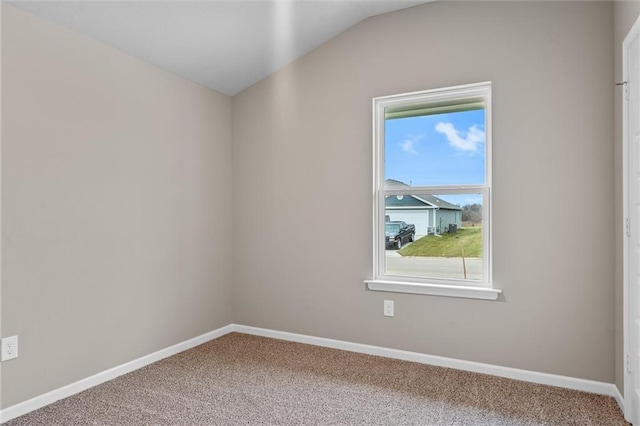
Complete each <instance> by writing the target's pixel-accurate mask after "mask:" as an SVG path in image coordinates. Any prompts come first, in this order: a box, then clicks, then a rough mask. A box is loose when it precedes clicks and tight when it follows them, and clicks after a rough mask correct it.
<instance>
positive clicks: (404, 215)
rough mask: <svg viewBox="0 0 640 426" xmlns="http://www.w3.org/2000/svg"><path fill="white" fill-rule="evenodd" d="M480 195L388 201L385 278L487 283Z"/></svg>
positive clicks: (393, 198) (416, 196)
mask: <svg viewBox="0 0 640 426" xmlns="http://www.w3.org/2000/svg"><path fill="white" fill-rule="evenodd" d="M482 206H483V196H482V195H481V194H455V195H453V194H445V195H431V194H413V195H390V196H387V197H386V199H385V236H384V238H385V248H386V250H385V275H393V276H404V277H414V278H441V279H466V280H477V281H481V280H482V279H483V238H482V232H483V226H482V224H483V217H482V213H483V212H482V210H483V209H482Z"/></svg>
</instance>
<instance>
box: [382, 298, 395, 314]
mask: <svg viewBox="0 0 640 426" xmlns="http://www.w3.org/2000/svg"><path fill="white" fill-rule="evenodd" d="M383 313H384V316H385V317H392V316H393V300H385V301H384V311H383Z"/></svg>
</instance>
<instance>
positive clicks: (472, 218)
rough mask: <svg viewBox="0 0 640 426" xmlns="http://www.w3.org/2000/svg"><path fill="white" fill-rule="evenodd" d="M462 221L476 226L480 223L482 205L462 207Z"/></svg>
mask: <svg viewBox="0 0 640 426" xmlns="http://www.w3.org/2000/svg"><path fill="white" fill-rule="evenodd" d="M462 221H463V222H471V223H472V224H474V225H476V224H479V223H482V205H481V204H467V205H466V206H462Z"/></svg>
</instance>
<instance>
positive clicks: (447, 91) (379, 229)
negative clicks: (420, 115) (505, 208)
mask: <svg viewBox="0 0 640 426" xmlns="http://www.w3.org/2000/svg"><path fill="white" fill-rule="evenodd" d="M479 100H481V101H482V102H483V103H484V110H485V135H486V138H485V183H484V185H445V186H426V187H408V188H393V189H389V188H385V186H384V183H385V170H384V165H385V163H384V147H385V145H384V136H385V119H386V117H385V111H386V110H387V109H395V110H396V111H398V110H399V111H406V110H407V109H409V108H408V107H410V106H415V107H422V108H425V107H426V108H429V106H430V105H434V104H435V107H436V108H442V106H443V105H445V107H446V105H447V103H454V104H456V105H461V104H467V103H468V104H473V103H477V102H478V101H479ZM491 158H492V156H491V82H482V83H474V84H466V85H462V86H454V87H446V88H439V89H432V90H424V91H418V92H411V93H404V94H398V95H390V96H382V97H377V98H374V99H373V210H374V211H373V238H374V241H373V279H371V280H365V283H366V284H367V288H368V289H369V290H378V291H391V292H400V293H416V294H432V295H440V296H452V297H467V298H469V297H471V298H478V299H488V300H495V299H497V298H498V296H499V294H500V293H501V290H499V289H494V288H493V282H492V277H493V274H492V272H493V271H492V243H491V229H492V226H491V216H492V214H491V183H492V182H491V176H492V173H491ZM465 193H473V194H482V196H483V205H485V206H488V208H483V224H482V226H483V234H484V235H483V254H484V256H483V279H482V280H481V281H475V280H474V281H472V280H465V279H446V278H417V277H404V276H394V275H387V274H385V271H384V268H385V256H386V254H385V244H384V238H383V236H384V235H385V234H384V220H383V219H384V217H385V203H384V200H385V197H386V196H389V195H420V194H432V195H445V194H465Z"/></svg>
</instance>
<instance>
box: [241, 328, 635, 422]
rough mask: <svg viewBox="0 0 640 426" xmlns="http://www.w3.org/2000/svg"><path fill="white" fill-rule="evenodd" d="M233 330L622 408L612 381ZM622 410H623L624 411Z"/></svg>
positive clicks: (276, 333)
mask: <svg viewBox="0 0 640 426" xmlns="http://www.w3.org/2000/svg"><path fill="white" fill-rule="evenodd" d="M233 331H236V332H238V333H246V334H253V335H256V336H264V337H271V338H274V339H281V340H288V341H291V342H298V343H306V344H309V345H315V346H324V347H327V348H333V349H341V350H344V351H350V352H358V353H362V354H368V355H376V356H382V357H386V358H395V359H400V360H404V361H412V362H418V363H421V364H429V365H435V366H438V367H447V368H455V369H456V370H464V371H471V372H474V373H482V374H489V375H492V376H498V377H505V378H508V379H515V380H522V381H525V382H531V383H538V384H542V385H550V386H558V387H561V388H567V389H574V390H579V391H584V392H590V393H596V394H600V395H606V396H610V397H613V398H615V400H616V401H617V402H618V405H619V406H620V408H621V409H623V408H624V403H623V398H622V395H621V394H620V391H618V388H617V387H616V386H615V385H614V384H612V383H605V382H597V381H594V380H585V379H577V378H575V377H567V376H559V375H555V374H548V373H538V372H535V371H529V370H521V369H517V368H511V367H501V366H499V365H492V364H483V363H479V362H473V361H464V360H460V359H454V358H445V357H441V356H435V355H426V354H421V353H417V352H408V351H401V350H398V349H389V348H383V347H380V346H371V345H363V344H361V343H352V342H346V341H343V340H333V339H325V338H323V337H314V336H307V335H304V334H296V333H287V332H283V331H275V330H269V329H265V328H257V327H249V326H245V325H238V324H234V325H233ZM623 412H624V410H623Z"/></svg>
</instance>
